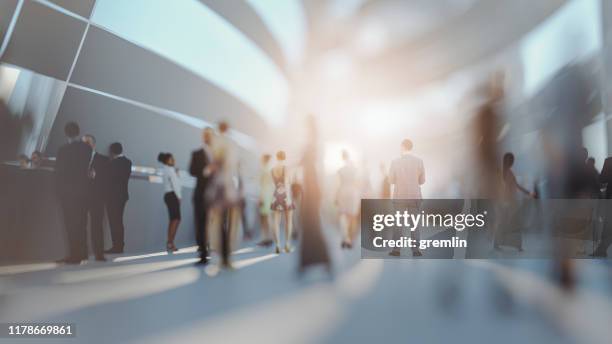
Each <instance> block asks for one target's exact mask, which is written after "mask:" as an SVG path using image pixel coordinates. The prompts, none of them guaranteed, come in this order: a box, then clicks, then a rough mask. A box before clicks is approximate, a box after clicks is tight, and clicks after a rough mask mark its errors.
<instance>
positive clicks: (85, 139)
mask: <svg viewBox="0 0 612 344" xmlns="http://www.w3.org/2000/svg"><path fill="white" fill-rule="evenodd" d="M83 142H85V143H87V144H88V145H89V147H91V149H95V148H96V138H95V137H94V136H93V135H90V134H87V135H84V136H83Z"/></svg>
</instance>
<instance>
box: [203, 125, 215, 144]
mask: <svg viewBox="0 0 612 344" xmlns="http://www.w3.org/2000/svg"><path fill="white" fill-rule="evenodd" d="M213 134H214V132H213V129H212V128H210V127H206V128H204V130H202V142H204V143H205V144H206V145H210V144H211V143H212V138H213Z"/></svg>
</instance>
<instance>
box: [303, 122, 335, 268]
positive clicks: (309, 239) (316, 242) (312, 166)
mask: <svg viewBox="0 0 612 344" xmlns="http://www.w3.org/2000/svg"><path fill="white" fill-rule="evenodd" d="M306 121H307V122H306V125H307V135H308V136H307V144H306V147H305V150H304V155H303V156H302V161H301V164H302V170H303V173H302V174H303V186H304V187H303V196H302V207H301V209H300V214H301V216H300V219H301V220H302V237H301V240H300V260H299V267H298V273H300V274H302V273H304V272H305V271H306V269H308V268H310V267H314V266H317V265H323V266H324V267H325V269H326V270H327V272H328V273H330V274H331V261H330V257H329V254H328V252H327V245H326V243H325V237H324V236H323V231H322V228H321V214H320V208H321V189H320V188H319V174H318V149H317V147H318V139H319V136H318V132H317V125H316V121H315V117H314V116H313V115H310V116H308V117H307V119H306Z"/></svg>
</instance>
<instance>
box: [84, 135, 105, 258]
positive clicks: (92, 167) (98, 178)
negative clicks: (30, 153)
mask: <svg viewBox="0 0 612 344" xmlns="http://www.w3.org/2000/svg"><path fill="white" fill-rule="evenodd" d="M83 142H85V143H87V144H88V145H89V146H90V147H91V149H92V152H91V158H90V160H89V185H88V192H87V212H88V213H89V221H90V224H91V225H90V235H91V248H92V250H93V252H94V255H95V257H96V260H97V261H100V262H103V261H106V258H104V205H105V200H106V190H107V181H108V177H107V174H108V173H107V172H108V164H109V161H110V159H109V158H108V157H107V156H106V155H103V154H100V153H98V152H96V138H95V137H94V136H93V135H84V136H83Z"/></svg>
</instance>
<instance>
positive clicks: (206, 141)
mask: <svg viewBox="0 0 612 344" xmlns="http://www.w3.org/2000/svg"><path fill="white" fill-rule="evenodd" d="M212 139H213V130H212V128H205V129H204V130H203V131H202V148H200V149H198V150H195V151H193V152H192V153H191V162H190V163H189V174H191V175H192V176H193V177H195V178H196V187H195V189H194V190H193V214H194V222H195V234H196V243H197V244H198V250H199V251H200V261H199V264H206V263H207V262H208V234H207V231H206V226H207V225H208V208H209V205H208V203H207V200H206V198H205V197H204V195H205V194H206V192H207V189H208V186H209V184H210V181H211V180H212V177H213V170H212V148H211V145H212Z"/></svg>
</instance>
